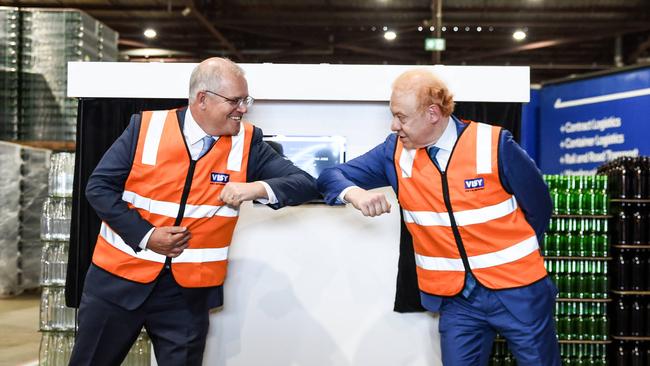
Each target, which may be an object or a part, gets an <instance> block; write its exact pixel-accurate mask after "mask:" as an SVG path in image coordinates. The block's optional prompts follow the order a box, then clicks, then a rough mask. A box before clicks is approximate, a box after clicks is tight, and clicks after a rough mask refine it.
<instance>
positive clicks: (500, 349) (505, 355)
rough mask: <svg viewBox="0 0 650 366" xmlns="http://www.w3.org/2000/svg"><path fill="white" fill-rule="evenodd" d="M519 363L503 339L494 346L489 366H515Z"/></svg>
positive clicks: (499, 339) (498, 340)
mask: <svg viewBox="0 0 650 366" xmlns="http://www.w3.org/2000/svg"><path fill="white" fill-rule="evenodd" d="M516 364H517V362H516V361H515V357H514V356H513V355H512V352H510V349H508V344H507V343H506V342H504V341H503V339H501V338H497V341H496V342H494V344H493V345H492V355H490V360H489V363H488V365H489V366H514V365H516Z"/></svg>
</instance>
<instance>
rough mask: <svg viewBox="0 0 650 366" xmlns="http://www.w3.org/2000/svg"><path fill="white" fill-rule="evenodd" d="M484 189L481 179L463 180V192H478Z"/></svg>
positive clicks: (483, 181)
mask: <svg viewBox="0 0 650 366" xmlns="http://www.w3.org/2000/svg"><path fill="white" fill-rule="evenodd" d="M484 188H485V180H484V179H483V178H474V179H465V192H469V191H478V190H480V189H484Z"/></svg>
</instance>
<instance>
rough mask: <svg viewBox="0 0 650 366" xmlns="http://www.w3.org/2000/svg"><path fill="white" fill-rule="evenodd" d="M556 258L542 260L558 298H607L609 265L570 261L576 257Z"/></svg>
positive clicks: (597, 262)
mask: <svg viewBox="0 0 650 366" xmlns="http://www.w3.org/2000/svg"><path fill="white" fill-rule="evenodd" d="M558 258H559V259H556V258H553V257H548V258H547V259H545V260H544V263H545V265H546V270H547V271H548V274H549V276H550V277H551V279H552V280H553V283H555V286H557V289H558V297H560V298H563V299H607V298H609V294H608V291H609V277H608V272H609V264H608V262H607V261H606V260H580V259H572V258H576V257H558ZM564 258H566V259H564ZM602 259H607V258H602Z"/></svg>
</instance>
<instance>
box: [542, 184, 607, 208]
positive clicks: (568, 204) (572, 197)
mask: <svg viewBox="0 0 650 366" xmlns="http://www.w3.org/2000/svg"><path fill="white" fill-rule="evenodd" d="M544 181H545V182H546V184H547V185H548V189H549V192H550V194H551V199H552V200H553V214H555V215H607V214H608V213H609V195H608V192H607V176H606V175H596V176H589V175H573V176H567V175H544Z"/></svg>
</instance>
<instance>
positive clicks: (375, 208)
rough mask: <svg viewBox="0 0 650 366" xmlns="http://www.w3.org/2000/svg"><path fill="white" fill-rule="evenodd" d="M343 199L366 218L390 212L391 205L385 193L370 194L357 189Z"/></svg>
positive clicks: (349, 192)
mask: <svg viewBox="0 0 650 366" xmlns="http://www.w3.org/2000/svg"><path fill="white" fill-rule="evenodd" d="M343 198H344V199H345V200H346V201H348V202H350V203H351V204H352V206H354V208H356V209H357V210H359V211H361V213H363V215H364V216H370V217H374V216H379V215H381V214H384V213H389V212H390V203H388V199H386V195H385V194H383V193H378V192H369V191H366V190H365V189H361V188H357V187H355V188H351V189H350V190H349V191H348V192H347V193H346V194H345V197H343Z"/></svg>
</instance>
